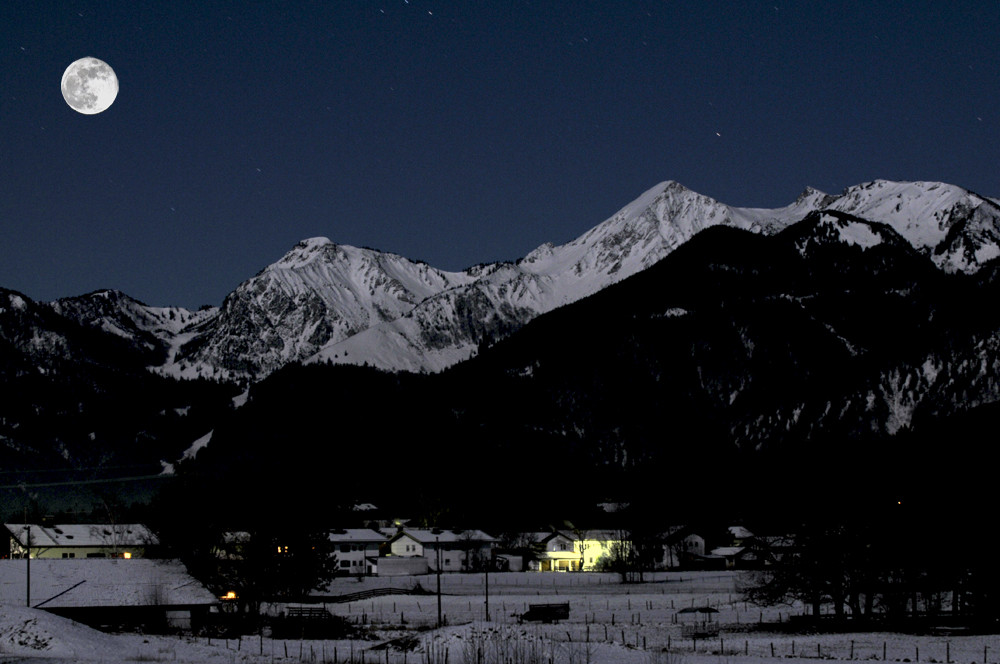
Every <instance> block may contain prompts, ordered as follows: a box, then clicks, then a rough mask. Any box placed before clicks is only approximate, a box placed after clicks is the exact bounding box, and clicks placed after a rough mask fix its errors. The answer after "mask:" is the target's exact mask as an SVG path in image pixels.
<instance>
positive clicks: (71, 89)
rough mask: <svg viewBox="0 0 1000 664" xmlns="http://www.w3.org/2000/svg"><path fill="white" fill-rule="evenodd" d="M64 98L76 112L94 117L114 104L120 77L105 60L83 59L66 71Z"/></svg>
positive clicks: (63, 85)
mask: <svg viewBox="0 0 1000 664" xmlns="http://www.w3.org/2000/svg"><path fill="white" fill-rule="evenodd" d="M62 95H63V99H65V100H66V103H67V104H69V107H70V108H72V109H73V110H74V111H77V112H79V113H84V114H85V115H94V114H95V113H100V112H101V111H105V110H107V108H108V107H109V106H111V104H113V103H114V101H115V97H117V96H118V77H117V76H115V70H114V69H112V68H111V67H109V66H108V63H106V62H104V61H103V60H98V59H97V58H80V59H79V60H77V61H76V62H74V63H73V64H71V65H70V66H69V67H67V68H66V71H65V72H63V77H62Z"/></svg>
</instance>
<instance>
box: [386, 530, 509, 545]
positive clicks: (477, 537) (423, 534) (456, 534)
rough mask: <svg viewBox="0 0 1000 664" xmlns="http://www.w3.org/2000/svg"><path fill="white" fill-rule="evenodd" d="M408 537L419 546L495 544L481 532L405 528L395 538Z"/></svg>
mask: <svg viewBox="0 0 1000 664" xmlns="http://www.w3.org/2000/svg"><path fill="white" fill-rule="evenodd" d="M399 535H409V536H410V537H411V538H412V539H415V540H416V541H418V542H420V543H421V544H434V543H435V542H441V543H449V544H452V543H456V542H468V541H475V542H495V541H496V539H495V538H494V537H491V536H490V535H487V534H486V533H484V532H483V531H481V530H459V531H454V530H437V529H434V530H431V529H427V528H405V529H403V530H401V531H399V532H398V533H397V534H396V536H397V537H398V536H399Z"/></svg>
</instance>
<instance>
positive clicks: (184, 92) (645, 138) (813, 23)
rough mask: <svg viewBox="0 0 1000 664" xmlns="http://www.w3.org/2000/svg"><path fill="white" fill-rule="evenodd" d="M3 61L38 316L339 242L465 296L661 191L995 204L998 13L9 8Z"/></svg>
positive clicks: (207, 296)
mask: <svg viewBox="0 0 1000 664" xmlns="http://www.w3.org/2000/svg"><path fill="white" fill-rule="evenodd" d="M0 35H2V40H0V49H2V50H0V58H2V63H3V64H2V71H3V72H4V74H3V86H2V90H0V94H2V97H0V232H2V236H0V241H2V244H0V247H2V248H0V286H3V287H6V288H11V289H15V290H19V291H21V292H23V293H25V294H26V295H28V296H29V297H31V298H33V299H36V300H48V299H54V298H57V297H64V296H70V295H78V294H82V293H85V292H88V291H91V290H95V289H99V288H116V289H120V290H123V291H125V292H126V293H128V294H130V295H132V296H133V297H136V298H138V299H140V300H142V301H144V302H146V303H147V304H152V305H180V306H187V307H197V306H199V305H201V304H215V305H217V304H220V303H221V302H222V299H223V298H224V297H225V295H226V294H227V293H228V292H230V291H231V290H232V289H233V288H235V287H236V286H237V285H238V284H239V283H240V282H241V281H243V280H245V279H247V278H249V277H251V276H253V275H254V274H255V273H256V272H257V271H259V270H260V269H261V268H263V267H264V266H266V265H267V264H269V263H271V262H273V261H275V260H277V259H278V258H280V257H281V255H282V254H284V253H285V252H286V251H287V250H288V249H290V248H291V247H292V246H293V245H294V244H295V243H296V242H298V241H299V240H301V239H304V238H307V237H313V236H318V235H322V236H326V237H329V238H330V239H332V240H333V241H335V242H340V243H345V244H352V245H356V246H369V247H374V248H378V249H382V250H386V251H392V252H395V253H398V254H402V255H404V256H407V257H409V258H414V259H421V260H425V261H427V262H428V263H430V264H432V265H434V266H436V267H440V268H444V269H451V270H458V269H462V268H464V267H467V266H469V265H472V264H475V263H479V262H487V261H494V260H501V259H515V258H518V257H520V256H523V255H524V254H526V253H527V252H528V251H530V250H531V249H533V248H534V247H536V246H537V245H539V244H541V243H543V242H546V241H551V242H555V243H562V242H566V241H568V240H571V239H572V238H574V237H576V236H577V235H579V234H580V233H582V232H584V231H586V230H587V229H589V228H591V227H592V226H595V225H596V224H598V223H600V222H601V221H603V220H604V219H606V218H607V217H609V216H610V215H612V214H613V213H614V212H615V211H617V210H618V209H619V208H621V207H622V206H624V205H625V204H627V203H628V202H630V201H631V200H632V199H634V198H635V197H637V196H638V195H639V194H641V193H642V192H643V191H644V190H646V189H648V188H649V187H651V186H653V185H655V184H656V183H658V182H660V181H663V180H668V179H671V180H677V181H679V182H681V183H682V184H684V185H686V186H688V187H690V188H692V189H694V190H695V191H698V192H700V193H703V194H706V195H709V196H712V197H713V198H716V199H718V200H720V201H722V202H725V203H729V204H732V205H740V206H755V207H778V206H782V205H786V204H788V203H790V202H791V201H793V200H794V199H795V198H796V196H797V195H798V194H799V193H800V192H801V191H802V189H804V188H805V187H806V186H807V185H809V186H814V187H816V188H819V189H822V190H824V191H827V192H829V193H838V192H840V191H841V190H842V189H843V188H845V187H847V186H850V185H854V184H858V183H860V182H864V181H867V180H872V179H877V178H886V179H895V180H941V181H945V182H950V183H952V184H958V185H961V186H964V187H967V188H970V189H973V190H975V191H977V192H978V193H981V194H984V195H988V196H997V195H1000V169H998V157H1000V47H998V38H1000V2H996V0H991V1H989V2H979V3H957V2H940V1H939V2H874V3H869V2H841V3H813V2H809V3H805V2H802V3H798V2H797V3H791V4H789V3H787V2H784V1H781V0H769V1H768V2H702V1H692V2H656V1H652V0H649V1H646V0H604V1H601V2H589V1H586V0H574V1H571V0H566V1H555V0H551V1H545V2H528V1H524V0H521V1H514V0H511V1H507V2H492V1H487V0H478V1H473V0H447V1H446V0H409V2H407V1H406V0H379V1H362V0H356V1H355V0H328V1H327V2H309V3H305V2H300V3H296V2H288V3H285V2H250V1H247V0H240V1H239V2H221V1H220V2H204V1H198V2H184V1H181V2H170V3H167V2H162V3H150V2H142V1H128V2H124V1H123V2H93V1H89V0H80V1H67V2H47V1H44V0H36V1H28V0H4V2H2V3H0ZM85 56H93V57H96V58H100V59H102V60H104V61H106V62H107V63H108V64H110V65H111V66H112V67H113V68H114V70H115V72H116V73H117V75H118V78H119V80H120V84H121V88H120V91H119V93H118V98H117V100H116V101H115V103H114V104H113V105H112V106H111V108H109V109H108V110H107V111H105V112H103V113H100V114H97V115H89V116H87V115H82V114H79V113H76V112H75V111H73V110H72V109H71V108H69V106H67V104H66V103H65V102H64V101H63V99H62V96H61V94H60V89H59V82H60V78H61V76H62V73H63V70H64V69H65V68H66V67H67V66H68V65H69V64H70V63H71V62H73V61H74V60H77V59H78V58H82V57H85Z"/></svg>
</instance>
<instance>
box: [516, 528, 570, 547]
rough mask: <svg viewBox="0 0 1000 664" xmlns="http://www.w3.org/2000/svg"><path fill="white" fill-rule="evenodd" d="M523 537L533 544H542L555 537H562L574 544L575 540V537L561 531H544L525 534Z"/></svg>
mask: <svg viewBox="0 0 1000 664" xmlns="http://www.w3.org/2000/svg"><path fill="white" fill-rule="evenodd" d="M525 535H526V536H527V537H528V539H529V540H530V541H531V542H533V543H535V544H544V543H545V542H548V541H549V540H550V539H553V538H555V537H563V538H565V539H568V540H569V541H571V542H575V541H576V540H577V537H576V535H574V534H573V533H568V532H563V531H562V530H545V531H541V532H535V533H525Z"/></svg>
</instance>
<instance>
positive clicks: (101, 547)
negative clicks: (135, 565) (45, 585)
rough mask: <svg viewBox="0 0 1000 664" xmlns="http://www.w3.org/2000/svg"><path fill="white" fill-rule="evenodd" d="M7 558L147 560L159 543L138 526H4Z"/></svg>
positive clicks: (33, 524)
mask: <svg viewBox="0 0 1000 664" xmlns="http://www.w3.org/2000/svg"><path fill="white" fill-rule="evenodd" d="M4 528H5V529H6V532H7V536H8V540H9V546H8V552H9V553H8V556H9V557H10V558H25V557H28V555H29V553H30V557H31V558H146V557H149V555H150V553H151V552H152V551H153V550H155V547H157V546H159V544H160V541H159V539H158V538H157V537H156V535H155V534H154V533H153V532H152V531H151V530H150V529H149V528H147V527H146V526H144V525H142V524H139V523H116V524H65V525H42V524H37V523H30V524H29V523H6V524H4Z"/></svg>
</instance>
